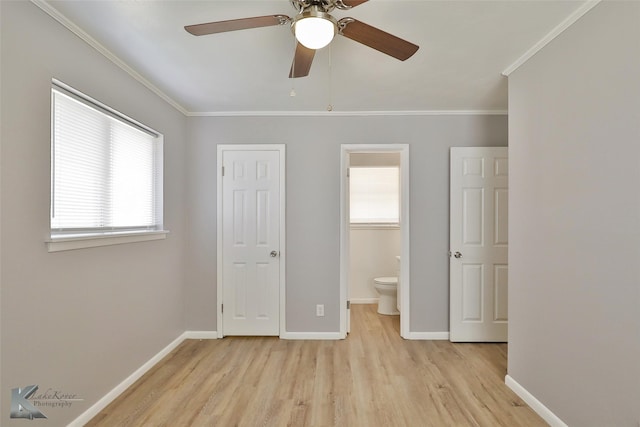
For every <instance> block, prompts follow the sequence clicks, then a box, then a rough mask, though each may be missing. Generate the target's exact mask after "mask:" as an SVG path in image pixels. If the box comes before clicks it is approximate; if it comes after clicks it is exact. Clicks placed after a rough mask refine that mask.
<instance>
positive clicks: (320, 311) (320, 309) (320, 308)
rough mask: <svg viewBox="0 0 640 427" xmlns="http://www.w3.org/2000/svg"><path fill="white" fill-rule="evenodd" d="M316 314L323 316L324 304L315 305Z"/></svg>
mask: <svg viewBox="0 0 640 427" xmlns="http://www.w3.org/2000/svg"><path fill="white" fill-rule="evenodd" d="M316 316H317V317H323V316H324V304H318V305H316Z"/></svg>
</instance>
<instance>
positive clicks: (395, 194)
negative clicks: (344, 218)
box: [349, 167, 400, 224]
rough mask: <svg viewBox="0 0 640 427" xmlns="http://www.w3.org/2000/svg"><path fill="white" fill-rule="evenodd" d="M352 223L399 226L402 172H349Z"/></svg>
mask: <svg viewBox="0 0 640 427" xmlns="http://www.w3.org/2000/svg"><path fill="white" fill-rule="evenodd" d="M349 171H350V173H349V176H350V179H349V193H350V198H349V204H350V213H351V223H356V224H358V223H360V224H367V223H378V224H389V223H391V224H398V223H399V222H400V168H398V167H351V168H350V169H349Z"/></svg>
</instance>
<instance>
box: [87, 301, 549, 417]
mask: <svg viewBox="0 0 640 427" xmlns="http://www.w3.org/2000/svg"><path fill="white" fill-rule="evenodd" d="M351 328H352V332H351V334H350V335H349V337H348V338H347V339H346V340H338V341H287V340H280V339H278V338H275V337H227V338H224V339H222V340H186V341H184V342H183V343H182V344H180V346H178V348H176V349H175V350H174V351H172V352H171V353H170V354H169V355H168V356H166V357H165V358H164V359H163V360H162V361H161V362H160V363H158V364H157V365H156V366H155V367H153V368H152V369H151V370H150V371H149V372H147V373H146V374H145V375H144V376H143V377H142V378H140V379H139V380H138V381H136V383H134V384H133V385H132V386H131V387H129V388H128V389H127V390H126V391H125V392H124V393H123V394H122V395H120V396H119V397H118V398H117V399H116V400H114V401H113V402H112V403H111V404H110V405H109V406H107V407H106V408H105V409H104V410H103V411H102V412H100V413H99V414H98V415H97V416H96V417H94V418H93V419H92V420H91V421H90V422H89V423H88V424H87V426H108V427H111V426H123V427H131V426H225V427H226V426H252V427H253V426H278V427H280V426H295V427H298V426H356V427H358V426H367V427H368V426H393V427H396V426H411V427H414V426H433V427H441V426H480V427H484V426H491V427H493V426H509V427H516V426H522V427H534V426H546V423H545V422H544V421H543V420H542V419H541V418H540V417H539V416H538V415H536V414H535V413H534V412H533V411H532V410H531V409H530V408H529V407H528V406H527V405H526V404H525V403H524V402H523V401H522V400H521V399H520V398H518V397H517V396H516V395H515V394H514V393H513V392H512V391H511V390H510V389H509V388H508V387H506V386H505V384H504V376H505V374H506V366H507V346H506V344H457V343H450V342H448V341H407V340H403V339H402V338H401V337H400V332H399V331H400V323H399V317H398V316H384V315H380V314H378V313H377V312H376V306H375V305H353V306H352V308H351Z"/></svg>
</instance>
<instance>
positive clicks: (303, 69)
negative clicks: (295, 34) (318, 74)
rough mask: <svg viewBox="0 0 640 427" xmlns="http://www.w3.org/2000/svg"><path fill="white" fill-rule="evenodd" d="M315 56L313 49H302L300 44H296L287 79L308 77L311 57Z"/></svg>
mask: <svg viewBox="0 0 640 427" xmlns="http://www.w3.org/2000/svg"><path fill="white" fill-rule="evenodd" d="M315 54H316V51H315V50H314V49H309V48H308V47H304V46H303V45H302V44H301V43H296V54H295V56H294V57H293V63H292V64H291V71H289V78H292V79H293V78H297V77H306V76H308V75H309V70H310V69H311V63H312V62H313V57H314V55H315Z"/></svg>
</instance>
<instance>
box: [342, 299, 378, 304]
mask: <svg viewBox="0 0 640 427" xmlns="http://www.w3.org/2000/svg"><path fill="white" fill-rule="evenodd" d="M378 300H379V298H351V299H350V300H349V301H351V304H377V303H378Z"/></svg>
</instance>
